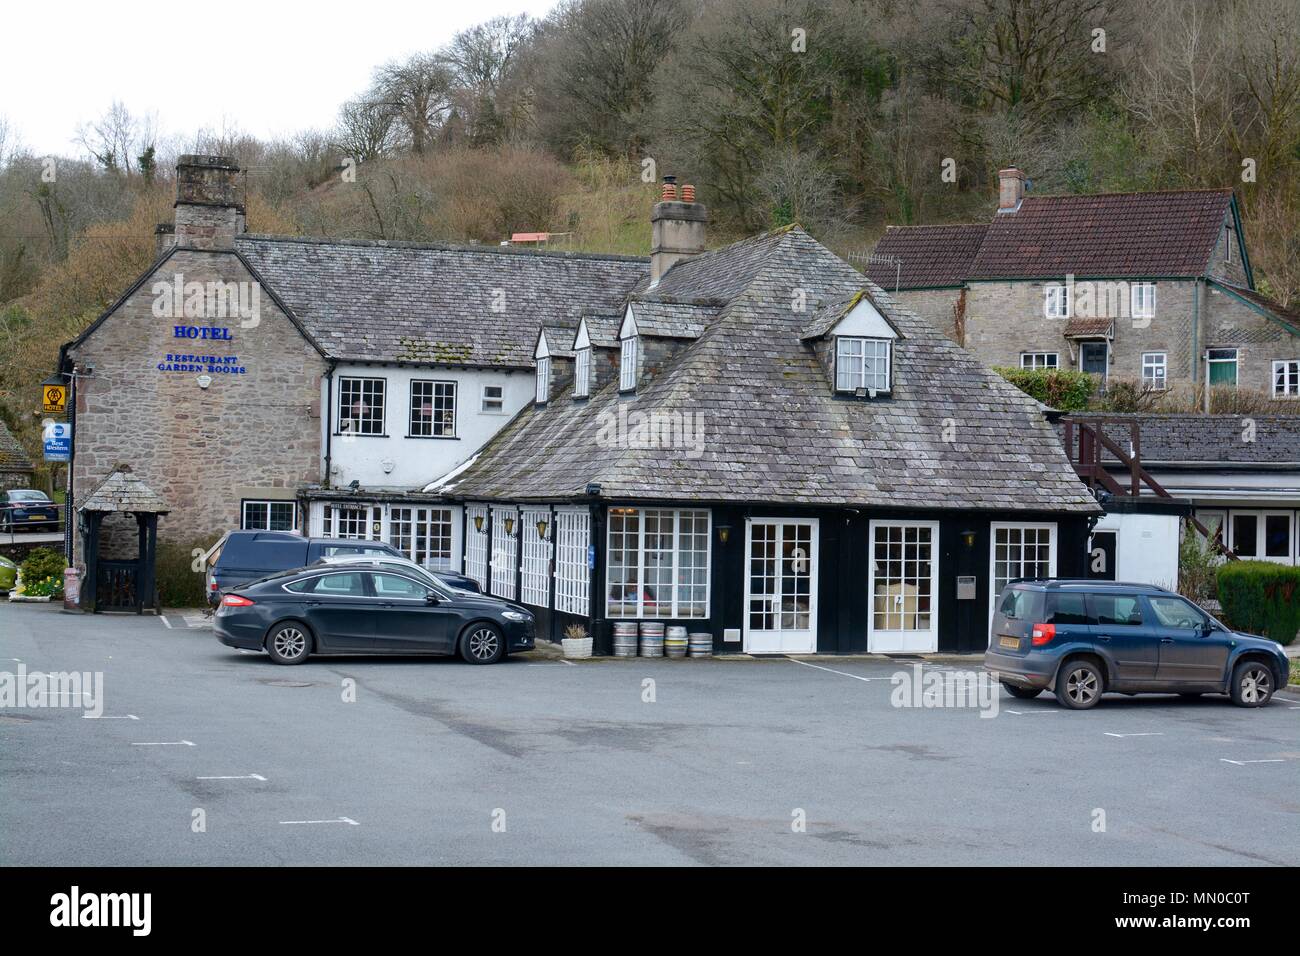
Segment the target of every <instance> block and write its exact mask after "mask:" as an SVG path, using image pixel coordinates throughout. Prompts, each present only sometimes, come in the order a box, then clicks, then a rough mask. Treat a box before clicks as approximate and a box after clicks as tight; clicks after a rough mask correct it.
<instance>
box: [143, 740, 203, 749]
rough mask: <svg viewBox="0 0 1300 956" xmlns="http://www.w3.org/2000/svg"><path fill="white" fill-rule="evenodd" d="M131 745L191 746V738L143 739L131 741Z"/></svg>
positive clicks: (192, 743)
mask: <svg viewBox="0 0 1300 956" xmlns="http://www.w3.org/2000/svg"><path fill="white" fill-rule="evenodd" d="M131 746H132V747H193V746H194V742H193V741H192V740H145V741H141V742H139V743H132V744H131Z"/></svg>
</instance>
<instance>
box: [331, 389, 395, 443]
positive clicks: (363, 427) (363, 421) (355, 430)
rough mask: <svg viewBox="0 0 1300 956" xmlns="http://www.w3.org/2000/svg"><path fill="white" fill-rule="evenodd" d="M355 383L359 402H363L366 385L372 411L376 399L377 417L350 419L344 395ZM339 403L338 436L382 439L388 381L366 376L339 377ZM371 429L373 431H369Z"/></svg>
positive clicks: (386, 406) (386, 409)
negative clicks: (358, 390) (377, 404)
mask: <svg viewBox="0 0 1300 956" xmlns="http://www.w3.org/2000/svg"><path fill="white" fill-rule="evenodd" d="M356 383H359V384H358V387H359V388H360V400H361V401H365V395H366V390H367V385H368V386H369V390H370V399H371V405H370V410H371V411H373V409H374V404H375V399H376V398H378V403H379V415H378V416H377V417H375V416H368V417H364V418H353V417H351V409H350V408H349V407H348V406H347V405H345V404H344V393H345V392H346V391H347V390H348V388H349V387H350V386H352V385H354V384H356ZM338 384H339V403H338V434H340V435H362V436H367V437H382V436H384V435H385V434H386V431H385V428H384V424H385V416H386V415H387V414H388V379H386V378H375V377H372V376H367V375H341V376H339V383H338ZM371 429H373V430H371Z"/></svg>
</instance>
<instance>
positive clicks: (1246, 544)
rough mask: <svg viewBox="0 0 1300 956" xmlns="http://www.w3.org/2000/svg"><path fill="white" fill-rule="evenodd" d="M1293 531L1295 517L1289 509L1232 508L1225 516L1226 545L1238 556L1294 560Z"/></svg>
mask: <svg viewBox="0 0 1300 956" xmlns="http://www.w3.org/2000/svg"><path fill="white" fill-rule="evenodd" d="M1294 531H1295V519H1294V515H1293V514H1292V512H1290V511H1238V510H1235V509H1234V510H1233V511H1232V512H1231V514H1230V517H1229V520H1228V536H1229V539H1228V547H1230V548H1231V549H1232V550H1233V552H1234V553H1235V554H1236V555H1237V557H1239V558H1252V559H1255V560H1262V561H1273V562H1275V563H1278V564H1294V563H1295V560H1296V559H1295V547H1294V545H1293V544H1292V538H1293V536H1294Z"/></svg>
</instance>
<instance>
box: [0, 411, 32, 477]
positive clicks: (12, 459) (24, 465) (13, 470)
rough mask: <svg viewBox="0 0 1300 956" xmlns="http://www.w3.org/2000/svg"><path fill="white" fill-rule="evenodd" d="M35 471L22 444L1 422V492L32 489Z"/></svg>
mask: <svg viewBox="0 0 1300 956" xmlns="http://www.w3.org/2000/svg"><path fill="white" fill-rule="evenodd" d="M34 471H35V469H34V468H33V467H32V460H31V459H30V458H28V457H27V452H26V451H25V450H24V449H23V446H22V444H21V443H20V442H19V441H18V439H17V438H15V437H14V435H13V432H11V431H10V430H9V428H8V426H6V425H5V423H4V422H0V491H8V490H9V489H10V488H30V487H31V486H32V477H33V473H34Z"/></svg>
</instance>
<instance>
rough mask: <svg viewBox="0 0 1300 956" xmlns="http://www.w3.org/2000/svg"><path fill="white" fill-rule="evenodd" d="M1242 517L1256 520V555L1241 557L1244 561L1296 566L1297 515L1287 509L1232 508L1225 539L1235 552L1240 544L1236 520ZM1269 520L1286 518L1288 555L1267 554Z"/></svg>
mask: <svg viewBox="0 0 1300 956" xmlns="http://www.w3.org/2000/svg"><path fill="white" fill-rule="evenodd" d="M1242 516H1249V517H1253V518H1254V519H1255V541H1254V546H1255V553H1254V554H1248V555H1240V557H1241V558H1243V559H1244V560H1249V561H1271V562H1273V563H1274V564H1292V565H1293V564H1295V563H1296V513H1295V512H1294V511H1288V510H1286V509H1285V508H1230V509H1229V510H1228V517H1227V523H1226V529H1227V531H1226V533H1225V534H1224V536H1223V538H1224V541H1225V542H1226V543H1227V545H1228V547H1229V548H1231V549H1232V550H1233V551H1234V552H1235V551H1237V549H1238V545H1239V542H1238V541H1237V527H1236V519H1237V518H1238V517H1242ZM1269 518H1286V519H1287V552H1288V553H1287V554H1286V555H1285V556H1283V555H1276V554H1275V555H1269V554H1266V553H1265V551H1266V548H1267V545H1268V527H1267V525H1268V519H1269Z"/></svg>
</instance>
